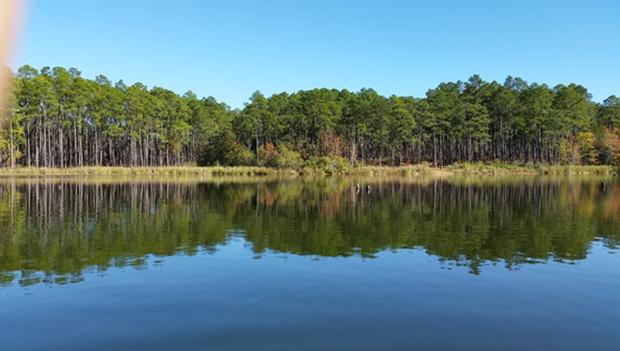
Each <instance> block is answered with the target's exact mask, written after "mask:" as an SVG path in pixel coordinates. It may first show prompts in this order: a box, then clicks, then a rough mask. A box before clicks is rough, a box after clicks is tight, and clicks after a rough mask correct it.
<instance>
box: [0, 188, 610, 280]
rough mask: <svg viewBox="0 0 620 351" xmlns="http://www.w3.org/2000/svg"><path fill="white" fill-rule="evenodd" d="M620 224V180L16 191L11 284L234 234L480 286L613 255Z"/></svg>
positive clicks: (8, 253)
mask: <svg viewBox="0 0 620 351" xmlns="http://www.w3.org/2000/svg"><path fill="white" fill-rule="evenodd" d="M601 182H604V183H605V184H606V185H607V186H606V187H605V188H604V189H602V188H601V186H600V184H601ZM358 184H359V186H358ZM618 213H620V186H619V185H618V182H617V181H616V180H613V179H576V180H575V179H573V180H568V179H549V178H540V179H535V178H523V179H495V180H486V181H484V180H475V179H474V180H472V179H463V178H460V179H459V178H455V179H452V178H448V179H425V180H405V179H394V180H390V179H383V180H374V181H372V182H370V183H369V182H367V181H364V180H359V179H339V178H323V179H301V180H290V179H288V180H269V179H267V180H261V181H257V180H255V181H245V182H237V181H231V182H229V181H217V182H214V181H205V182H197V181H191V180H189V181H187V180H186V181H156V180H149V181H143V182H141V181H132V182H124V181H110V180H105V181H99V182H80V181H75V180H71V179H56V180H53V179H46V180H38V181H27V182H17V181H11V180H5V181H3V182H2V183H0V284H4V285H6V284H14V283H16V282H17V283H18V284H20V285H23V286H27V285H32V284H38V283H55V284H67V283H76V282H80V281H82V280H83V279H84V278H83V275H84V272H85V271H105V270H106V269H107V268H109V267H126V266H132V267H136V268H145V267H146V265H147V261H148V260H147V259H146V257H147V256H149V255H154V256H169V255H174V254H179V253H183V254H188V255H193V254H196V253H197V252H199V251H209V252H214V251H216V250H217V247H218V245H225V244H226V242H227V240H229V239H230V237H231V236H242V237H243V238H244V239H245V240H246V241H247V243H248V244H249V245H250V246H251V248H252V250H253V251H254V252H255V253H256V255H257V257H260V256H261V255H262V254H263V253H265V252H279V253H292V254H299V255H314V256H317V257H321V256H350V255H360V256H363V257H368V258H372V257H373V256H374V255H375V254H376V253H378V252H380V251H383V250H399V249H402V248H419V249H421V250H425V251H426V252H427V253H429V254H431V255H435V256H438V257H440V259H442V260H446V261H448V262H451V263H455V264H459V265H467V266H469V270H470V272H471V273H474V274H478V273H480V271H481V268H483V266H484V265H485V264H487V263H490V262H501V263H502V264H504V265H505V266H506V267H507V268H508V269H512V268H514V267H515V266H518V265H521V264H526V263H536V262H544V261H547V260H558V261H568V262H571V261H575V260H582V259H585V258H586V257H587V255H588V249H589V247H590V245H591V244H592V242H593V241H595V240H600V241H602V242H603V244H604V245H606V246H607V247H609V248H614V247H615V246H616V245H617V243H618V241H619V240H620V216H618V215H617V214H618Z"/></svg>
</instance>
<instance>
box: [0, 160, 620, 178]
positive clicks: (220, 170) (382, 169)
mask: <svg viewBox="0 0 620 351" xmlns="http://www.w3.org/2000/svg"><path fill="white" fill-rule="evenodd" d="M332 174H337V175H353V176H419V175H425V176H450V175H510V174H515V175H517V174H518V175H528V174H531V175H535V174H549V175H618V174H620V172H619V169H618V167H613V166H551V165H515V164H503V163H460V164H453V165H450V166H447V167H444V168H436V167H432V166H430V165H429V164H419V165H408V166H398V167H390V166H366V165H360V166H341V165H340V166H338V167H305V168H303V169H298V170H295V169H280V168H269V167H194V166H175V167H76V168H35V167H20V168H2V169H0V176H4V177H37V176H123V177H128V176H206V177H217V176H241V177H243V176H296V175H318V176H320V175H332Z"/></svg>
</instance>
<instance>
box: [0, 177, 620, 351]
mask: <svg viewBox="0 0 620 351" xmlns="http://www.w3.org/2000/svg"><path fill="white" fill-rule="evenodd" d="M358 183H359V189H358V188H357V186H356V184H358ZM601 183H604V184H605V186H604V187H602V186H601ZM619 243H620V182H619V181H618V180H617V179H613V178H572V179H566V178H534V177H526V178H497V179H492V178H488V179H480V178H479V179H467V178H447V179H420V180H404V179H394V180H390V179H382V180H372V179H339V178H325V179H301V180H300V179H297V180H272V179H264V180H259V179H255V180H247V179H246V180H241V181H232V180H231V181H228V180H226V179H222V180H216V181H213V180H211V181H200V180H199V179H190V178H188V179H177V180H143V181H127V182H125V181H123V180H122V179H116V180H109V179H108V180H105V179H104V180H93V181H87V182H85V181H80V180H78V179H43V180H32V181H17V180H10V179H5V180H0V345H1V346H0V347H1V349H2V350H7V351H9V350H10V351H13V350H141V349H144V350H414V349H415V350H619V349H620V254H619V253H618V244H619Z"/></svg>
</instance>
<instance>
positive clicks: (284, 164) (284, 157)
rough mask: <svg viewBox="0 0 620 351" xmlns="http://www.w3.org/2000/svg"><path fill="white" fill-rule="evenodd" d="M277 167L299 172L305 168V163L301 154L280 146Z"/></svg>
mask: <svg viewBox="0 0 620 351" xmlns="http://www.w3.org/2000/svg"><path fill="white" fill-rule="evenodd" d="M276 161H277V162H276V164H277V167H280V168H289V169H295V170H299V169H301V168H302V167H303V164H304V161H303V159H302V158H301V154H300V153H299V152H297V151H295V150H292V149H290V148H289V147H288V146H286V145H279V146H278V155H277V160H276Z"/></svg>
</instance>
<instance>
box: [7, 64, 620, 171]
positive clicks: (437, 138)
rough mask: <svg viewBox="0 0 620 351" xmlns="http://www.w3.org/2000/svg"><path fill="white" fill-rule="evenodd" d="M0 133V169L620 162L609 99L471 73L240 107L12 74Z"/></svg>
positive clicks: (43, 72) (69, 78)
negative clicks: (396, 87) (407, 87)
mask: <svg viewBox="0 0 620 351" xmlns="http://www.w3.org/2000/svg"><path fill="white" fill-rule="evenodd" d="M10 77H11V80H12V86H13V89H12V91H11V92H10V93H9V95H10V96H8V97H6V96H5V97H4V98H5V100H6V101H7V102H8V106H9V108H8V109H6V111H5V113H6V116H4V118H3V126H2V130H1V131H0V163H1V164H2V165H3V166H5V167H15V166H30V167H74V166H86V165H90V166H165V165H187V164H198V165H216V164H219V165H261V166H271V167H293V168H295V167H301V166H302V165H306V164H312V163H320V162H332V161H333V162H350V163H352V164H360V163H363V164H373V165H401V164H411V163H420V162H430V163H432V164H434V165H436V166H443V165H447V164H451V163H455V162H479V161H482V162H512V163H533V164H538V163H547V164H615V165H620V98H618V97H616V96H610V97H609V98H607V99H605V100H604V101H603V102H602V103H597V102H594V101H592V98H591V95H590V93H588V91H587V89H586V88H585V87H583V86H581V85H577V84H568V85H557V86H555V87H553V88H551V87H549V86H547V85H545V84H537V83H531V84H530V83H527V82H526V81H524V80H523V79H520V78H514V77H510V76H509V77H507V78H506V80H505V81H504V82H503V84H501V83H498V82H495V81H493V82H485V81H483V80H482V79H481V78H480V77H479V76H477V75H474V76H472V77H471V78H470V79H469V80H468V81H467V82H462V81H457V82H448V83H441V84H439V86H437V87H436V88H434V89H431V90H429V91H428V92H427V93H426V96H425V97H423V98H415V97H409V96H390V97H384V96H381V95H379V94H378V93H377V92H375V91H374V90H372V89H362V90H360V91H359V92H351V91H348V90H336V89H312V90H302V91H298V92H296V93H292V94H289V93H280V94H274V95H272V96H270V97H266V96H264V95H262V94H261V93H260V92H258V91H257V92H255V93H254V94H253V95H252V96H251V97H250V99H249V101H248V102H247V103H246V104H245V106H244V107H243V108H242V109H231V108H230V107H229V106H227V105H226V104H224V103H222V102H219V101H217V100H216V99H214V98H212V97H208V98H199V97H197V96H196V95H195V94H194V93H192V92H191V91H190V92H187V93H185V94H183V95H178V94H176V93H175V92H173V91H170V90H167V89H164V88H160V87H152V88H148V87H147V86H145V85H144V84H141V83H135V84H133V85H131V86H128V85H126V84H125V83H124V82H123V81H122V80H121V81H119V82H117V83H114V84H113V83H112V82H111V81H110V80H109V79H108V78H106V77H105V76H103V75H100V76H97V77H96V78H95V79H94V80H90V79H86V78H83V77H81V73H80V71H78V70H77V69H75V68H70V69H64V68H62V67H54V68H49V67H44V68H42V69H40V70H37V69H35V68H33V67H31V66H27V65H26V66H23V67H21V68H19V69H18V71H17V72H16V73H13V74H10Z"/></svg>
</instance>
